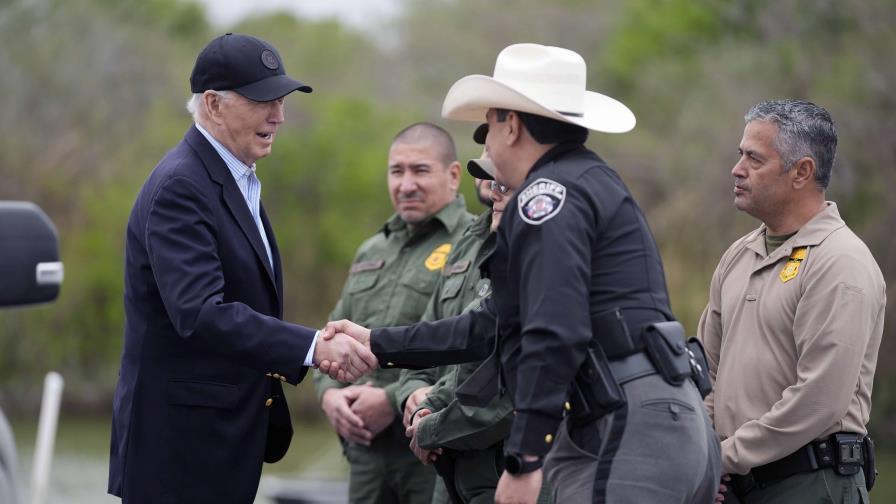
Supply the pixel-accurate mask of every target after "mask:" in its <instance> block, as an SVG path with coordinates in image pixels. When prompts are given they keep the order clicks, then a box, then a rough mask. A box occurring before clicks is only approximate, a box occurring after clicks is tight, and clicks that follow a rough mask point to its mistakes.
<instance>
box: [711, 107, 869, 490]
mask: <svg viewBox="0 0 896 504" xmlns="http://www.w3.org/2000/svg"><path fill="white" fill-rule="evenodd" d="M745 119H746V123H747V124H746V128H745V129H744V135H743V139H742V140H741V143H740V148H739V149H738V151H739V152H740V159H739V160H738V162H737V164H736V165H735V166H734V168H733V169H732V175H733V176H734V205H735V206H736V207H737V209H738V210H742V211H745V212H747V213H748V214H750V215H752V216H753V217H755V218H757V219H759V220H760V221H762V225H761V226H760V227H759V228H758V229H756V230H755V231H753V232H751V233H749V234H748V235H746V236H744V237H743V238H741V239H739V240H737V241H736V242H734V244H733V245H731V247H729V248H728V250H727V251H726V252H725V254H724V255H723V256H722V259H721V261H719V265H718V267H717V268H716V271H715V273H714V275H713V278H712V284H711V286H710V294H709V304H708V306H707V307H706V309H705V311H704V312H703V315H702V317H701V319H700V325H699V328H698V337H699V338H700V340H701V341H702V342H703V344H704V345H705V346H706V351H707V356H708V359H709V367H710V375H711V376H712V377H713V379H714V380H715V389H714V391H713V393H712V394H711V395H710V396H708V397H707V398H706V406H707V408H708V409H709V413H710V415H711V416H712V418H713V423H714V426H715V429H716V431H717V432H718V433H719V436H720V438H721V439H722V468H723V472H724V473H726V474H730V475H732V479H731V480H730V482H729V481H728V479H727V477H726V478H723V489H724V488H725V487H733V488H731V490H733V491H732V492H729V493H728V498H729V501H731V500H734V498H733V497H732V496H731V494H732V493H733V494H735V495H736V496H737V498H739V499H740V500H741V501H742V502H745V503H753V502H763V503H768V502H843V501H844V500H845V501H847V502H853V500H850V499H855V498H856V497H858V496H861V497H862V498H863V499H864V500H862V501H861V502H867V499H868V496H867V491H866V489H865V478H864V476H863V472H862V467H861V466H860V464H862V463H863V460H864V459H865V458H867V452H868V451H870V450H869V449H868V448H869V447H868V445H867V444H865V445H863V443H862V442H861V441H862V438H863V437H864V436H865V434H866V432H867V431H866V428H865V424H866V423H867V422H868V417H869V411H870V409H871V386H872V381H873V378H874V368H875V365H876V362H877V352H878V347H879V346H880V339H881V333H882V332H883V321H884V307H885V305H886V292H885V289H886V286H885V284H884V280H883V276H882V275H881V272H880V269H879V267H878V265H877V263H876V262H875V260H874V258H873V257H872V255H871V253H870V251H869V250H868V248H867V247H866V246H865V244H864V243H863V242H862V241H861V240H860V239H859V238H858V237H857V236H856V235H855V234H854V233H853V232H852V231H851V230H850V229H849V228H848V227H847V226H846V224H845V223H844V222H843V220H842V219H841V218H840V214H839V213H838V211H837V205H836V204H835V203H833V202H830V201H825V189H826V188H827V185H828V183H829V181H830V176H831V169H832V167H833V162H834V156H835V153H836V145H837V134H836V130H835V128H834V124H833V121H832V120H831V118H830V115H829V114H828V112H827V111H826V110H824V109H823V108H821V107H818V106H817V105H814V104H811V103H808V102H799V101H793V100H784V101H777V102H765V103H760V104H759V105H756V106H755V107H753V109H751V110H750V111H749V112H748V113H747V115H746V117H745ZM835 433H849V434H848V435H847V434H838V435H837V438H835V437H834V436H833V435H834V434H835ZM841 455H842V456H841ZM866 465H867V464H866ZM824 499H830V500H824Z"/></svg>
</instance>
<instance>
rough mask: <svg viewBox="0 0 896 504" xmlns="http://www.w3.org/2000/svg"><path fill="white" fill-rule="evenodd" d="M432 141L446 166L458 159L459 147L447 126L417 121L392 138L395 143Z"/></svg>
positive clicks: (393, 143)
mask: <svg viewBox="0 0 896 504" xmlns="http://www.w3.org/2000/svg"><path fill="white" fill-rule="evenodd" d="M425 143H431V144H432V145H433V146H434V147H435V149H436V155H437V156H438V157H439V159H441V161H442V164H444V165H445V168H447V167H449V166H451V163H454V162H456V161H457V149H456V148H455V146H454V139H453V138H451V133H448V132H447V131H445V128H442V127H441V126H438V125H435V124H433V123H431V122H416V123H414V124H411V125H410V126H408V127H406V128H404V129H403V130H401V131H399V132H398V133H397V134H396V135H395V137H394V138H393V139H392V145H395V144H425Z"/></svg>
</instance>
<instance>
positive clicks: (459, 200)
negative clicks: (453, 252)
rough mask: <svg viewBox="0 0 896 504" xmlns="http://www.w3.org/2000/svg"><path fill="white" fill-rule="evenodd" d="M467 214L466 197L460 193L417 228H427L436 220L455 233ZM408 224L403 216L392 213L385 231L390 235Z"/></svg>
mask: <svg viewBox="0 0 896 504" xmlns="http://www.w3.org/2000/svg"><path fill="white" fill-rule="evenodd" d="M466 214H467V203H466V202H465V201H464V197H463V195H461V194H458V195H457V197H456V198H454V200H453V201H451V203H448V204H447V205H445V206H444V207H442V209H441V210H439V211H438V212H436V213H435V215H433V216H432V217H430V218H429V219H426V220H425V221H423V222H421V223H420V225H419V226H417V230H418V231H419V230H421V229H426V228H428V227H429V226H431V225H432V223H434V222H439V223H441V224H442V225H443V226H444V227H445V229H446V230H448V233H450V234H454V230H455V229H456V228H457V226H459V225H461V223H462V221H464V220H465V219H463V217H464V216H465V215H466ZM407 227H408V224H407V223H406V222H405V221H403V220H402V219H401V216H400V215H398V214H397V213H395V214H392V217H389V220H387V221H386V224H385V225H383V233H384V234H385V235H386V236H389V234H390V233H393V232H395V231H400V230H402V229H407Z"/></svg>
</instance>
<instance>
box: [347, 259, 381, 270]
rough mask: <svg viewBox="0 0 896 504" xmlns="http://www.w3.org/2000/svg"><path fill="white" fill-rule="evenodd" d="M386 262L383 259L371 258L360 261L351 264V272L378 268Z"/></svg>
mask: <svg viewBox="0 0 896 504" xmlns="http://www.w3.org/2000/svg"><path fill="white" fill-rule="evenodd" d="M384 264H386V261H384V260H383V259H371V260H369V261H360V262H356V263H355V264H352V268H351V272H352V273H361V272H362V271H373V270H378V269H380V268H382V267H383V265H384Z"/></svg>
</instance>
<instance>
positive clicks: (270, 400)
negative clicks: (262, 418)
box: [264, 397, 274, 408]
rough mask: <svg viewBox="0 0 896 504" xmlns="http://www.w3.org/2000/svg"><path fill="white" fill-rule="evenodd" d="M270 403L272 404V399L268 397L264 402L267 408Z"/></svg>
mask: <svg viewBox="0 0 896 504" xmlns="http://www.w3.org/2000/svg"><path fill="white" fill-rule="evenodd" d="M272 404H274V400H273V399H271V398H270V397H269V398H268V400H267V401H265V402H264V405H265V406H267V407H268V408H270V407H271V405H272Z"/></svg>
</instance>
